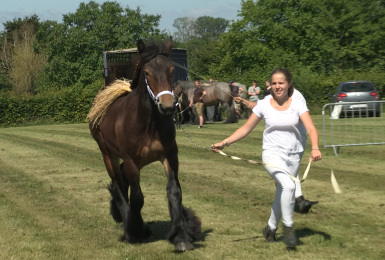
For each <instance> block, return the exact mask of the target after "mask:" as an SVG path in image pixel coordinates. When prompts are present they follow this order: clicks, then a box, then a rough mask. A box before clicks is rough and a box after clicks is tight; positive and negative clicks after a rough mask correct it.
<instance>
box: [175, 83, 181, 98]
mask: <svg viewBox="0 0 385 260" xmlns="http://www.w3.org/2000/svg"><path fill="white" fill-rule="evenodd" d="M180 82H181V81H180V80H177V81H176V82H175V83H174V86H173V92H174V95H175V97H176V98H179V97H180V96H181V95H182V94H183V89H182V86H181V85H180Z"/></svg>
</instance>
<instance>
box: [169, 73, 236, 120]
mask: <svg viewBox="0 0 385 260" xmlns="http://www.w3.org/2000/svg"><path fill="white" fill-rule="evenodd" d="M201 87H202V88H203V89H204V90H205V91H206V96H204V97H203V100H202V101H203V104H204V105H205V107H208V106H216V114H217V115H219V116H221V109H220V107H219V105H220V106H221V107H223V108H224V109H225V110H226V111H227V120H226V123H233V121H234V117H235V113H234V110H233V108H232V103H233V98H232V93H231V90H230V86H229V84H228V83H226V82H219V81H214V82H213V83H211V84H210V83H206V82H204V81H202V82H201ZM195 88H196V87H195V85H194V81H183V80H178V81H177V82H175V84H174V94H175V96H176V97H177V98H178V102H179V103H180V105H181V110H182V111H186V108H188V106H189V104H190V100H191V99H192V97H193V96H194V90H195ZM191 112H192V113H194V114H191ZM184 115H185V116H184V117H185V118H188V119H190V121H191V122H193V123H195V118H196V116H194V115H195V111H194V110H189V113H188V114H187V115H186V113H184ZM235 120H236V117H235Z"/></svg>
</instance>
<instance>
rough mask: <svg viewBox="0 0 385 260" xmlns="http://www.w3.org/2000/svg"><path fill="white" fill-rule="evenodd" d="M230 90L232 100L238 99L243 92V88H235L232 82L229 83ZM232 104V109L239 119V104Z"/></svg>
mask: <svg viewBox="0 0 385 260" xmlns="http://www.w3.org/2000/svg"><path fill="white" fill-rule="evenodd" d="M230 89H231V92H232V94H233V98H236V97H239V95H240V94H241V93H242V92H243V91H245V90H244V89H243V88H241V87H240V86H237V85H236V84H235V82H234V81H232V80H231V81H230ZM233 104H234V109H235V114H236V116H237V117H238V118H241V117H242V115H241V104H239V103H236V102H233Z"/></svg>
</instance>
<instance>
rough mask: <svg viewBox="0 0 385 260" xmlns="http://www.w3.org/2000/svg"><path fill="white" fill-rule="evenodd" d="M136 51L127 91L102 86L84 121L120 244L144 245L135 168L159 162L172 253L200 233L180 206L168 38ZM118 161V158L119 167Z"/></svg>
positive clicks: (141, 200)
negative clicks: (100, 163) (103, 172)
mask: <svg viewBox="0 0 385 260" xmlns="http://www.w3.org/2000/svg"><path fill="white" fill-rule="evenodd" d="M137 47H138V52H139V55H140V59H139V61H138V64H137V68H136V71H135V74H134V78H133V80H132V84H131V89H132V91H131V92H129V91H130V90H128V89H127V86H124V84H122V82H117V83H116V84H113V85H111V86H108V87H107V88H106V89H104V90H102V91H101V92H100V93H99V94H98V95H97V96H96V98H95V100H94V104H93V106H92V108H91V110H90V112H89V114H88V117H87V119H88V122H89V125H90V130H91V134H92V136H93V137H94V139H95V140H96V142H97V143H98V145H99V148H100V151H101V153H102V155H103V160H104V163H105V166H106V168H107V172H108V174H109V176H110V178H111V184H110V186H109V190H110V193H111V195H112V200H111V205H110V211H111V214H112V216H113V218H114V219H115V221H117V222H123V228H124V234H123V236H122V238H121V240H122V241H128V242H130V243H136V242H143V241H144V238H145V229H144V224H143V219H142V216H141V209H142V207H143V204H144V197H143V193H142V191H141V187H140V183H139V180H140V169H141V168H142V167H144V166H145V165H147V164H149V163H151V162H154V161H157V160H159V161H160V162H161V163H162V164H163V166H164V169H165V172H166V175H167V198H168V206H169V212H170V216H171V221H172V227H171V231H170V234H169V236H168V239H169V241H170V242H171V243H173V244H174V246H175V249H176V250H177V251H185V250H190V249H192V248H193V245H192V241H193V240H194V238H195V237H196V236H197V235H198V234H199V233H200V232H201V222H200V220H199V218H198V217H196V216H195V215H194V213H193V212H192V211H191V210H189V209H186V208H184V207H183V206H182V190H181V186H180V184H179V180H178V147H177V144H176V141H175V128H174V124H173V120H172V115H173V112H174V109H175V101H174V95H173V93H172V92H171V90H172V89H171V88H172V72H173V69H174V66H173V65H172V63H171V61H170V60H169V58H168V55H169V54H170V51H171V48H172V40H171V38H170V39H169V41H168V42H167V43H166V44H165V45H162V46H158V45H156V44H155V43H153V44H151V45H149V46H146V45H145V44H144V43H143V42H142V41H139V42H138V44H137ZM120 159H122V160H123V163H122V164H121V165H119V160H120ZM128 190H129V191H130V196H128Z"/></svg>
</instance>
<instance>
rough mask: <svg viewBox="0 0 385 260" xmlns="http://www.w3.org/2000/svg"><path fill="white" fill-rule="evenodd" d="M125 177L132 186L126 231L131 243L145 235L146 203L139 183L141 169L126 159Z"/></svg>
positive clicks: (142, 238) (140, 239)
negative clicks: (144, 210) (144, 216)
mask: <svg viewBox="0 0 385 260" xmlns="http://www.w3.org/2000/svg"><path fill="white" fill-rule="evenodd" d="M123 168H124V172H122V175H124V177H123V178H124V179H125V181H126V182H127V184H128V185H129V187H130V198H129V200H130V204H129V210H128V221H127V226H125V233H126V234H127V235H128V241H129V242H130V243H138V242H143V241H144V237H145V230H144V223H143V218H142V214H141V210H142V207H143V205H144V197H143V193H142V190H141V188H140V183H139V179H140V178H139V174H140V172H139V170H138V168H137V167H136V165H135V164H134V163H133V162H132V161H131V160H128V159H126V160H125V161H124V167H123Z"/></svg>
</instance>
